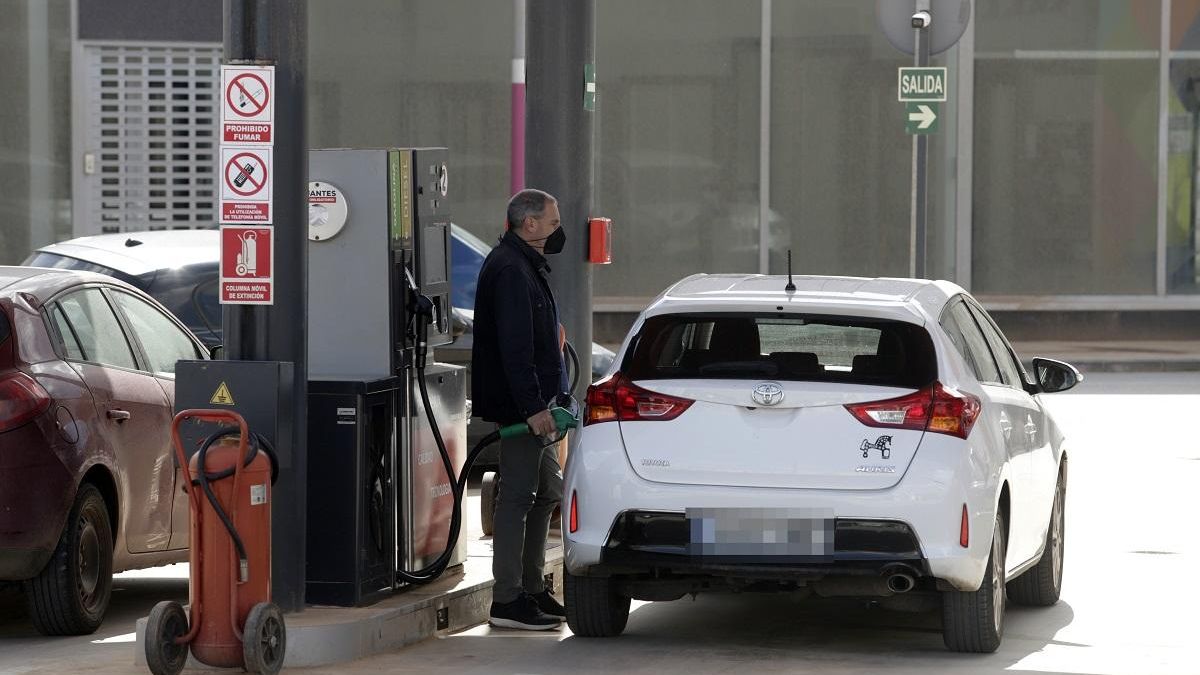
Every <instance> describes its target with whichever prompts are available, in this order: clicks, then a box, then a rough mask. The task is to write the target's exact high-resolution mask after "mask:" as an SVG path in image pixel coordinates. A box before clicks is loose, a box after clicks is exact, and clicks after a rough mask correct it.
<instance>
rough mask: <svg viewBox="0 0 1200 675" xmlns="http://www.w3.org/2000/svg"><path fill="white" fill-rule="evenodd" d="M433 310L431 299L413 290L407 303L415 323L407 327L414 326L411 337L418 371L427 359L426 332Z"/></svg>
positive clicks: (431, 319) (422, 367)
mask: <svg viewBox="0 0 1200 675" xmlns="http://www.w3.org/2000/svg"><path fill="white" fill-rule="evenodd" d="M433 309H434V305H433V299H432V298H430V297H429V296H428V295H424V294H422V293H418V292H416V291H415V290H414V291H413V292H412V294H411V296H410V300H409V303H408V311H409V312H410V313H411V314H412V317H413V319H415V321H414V323H413V324H409V325H410V326H412V325H414V324H415V331H414V332H415V334H414V335H413V338H414V340H415V342H416V345H417V359H416V360H417V364H416V365H417V368H419V369H424V368H425V363H426V360H427V359H428V357H429V345H428V342H427V339H426V331H428V329H429V325H430V324H431V323H433V314H434V311H433Z"/></svg>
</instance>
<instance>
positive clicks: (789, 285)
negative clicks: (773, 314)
mask: <svg viewBox="0 0 1200 675" xmlns="http://www.w3.org/2000/svg"><path fill="white" fill-rule="evenodd" d="M783 290H784V291H785V292H787V293H795V292H796V284H793V283H792V249H790V248H789V249H788V283H787V286H784V287H783Z"/></svg>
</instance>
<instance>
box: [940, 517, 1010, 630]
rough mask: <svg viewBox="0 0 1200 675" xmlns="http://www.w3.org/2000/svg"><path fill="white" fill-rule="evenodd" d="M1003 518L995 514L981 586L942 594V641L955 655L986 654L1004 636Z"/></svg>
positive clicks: (1004, 549)
mask: <svg viewBox="0 0 1200 675" xmlns="http://www.w3.org/2000/svg"><path fill="white" fill-rule="evenodd" d="M1006 544H1007V542H1006V541H1005V538H1004V516H1003V514H1001V513H997V514H996V524H995V527H994V528H993V531H992V550H991V553H989V554H988V561H987V570H986V572H984V575H983V582H982V583H981V584H979V589H978V590H974V591H944V592H943V593H942V641H943V642H945V643H946V648H947V649H949V650H950V651H955V652H970V653H977V654H989V653H991V652H994V651H996V650H997V649H998V648H999V647H1000V640H1001V638H1002V637H1003V636H1004V599H1005V584H1004V553H1005V551H1006Z"/></svg>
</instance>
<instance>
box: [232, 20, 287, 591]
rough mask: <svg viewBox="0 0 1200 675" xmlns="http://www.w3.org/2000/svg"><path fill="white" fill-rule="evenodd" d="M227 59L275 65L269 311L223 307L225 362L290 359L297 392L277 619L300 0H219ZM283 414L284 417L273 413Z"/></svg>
mask: <svg viewBox="0 0 1200 675" xmlns="http://www.w3.org/2000/svg"><path fill="white" fill-rule="evenodd" d="M224 12H225V16H224V25H225V59H226V60H227V61H228V62H268V63H274V64H275V98H276V102H275V130H274V134H275V147H274V165H275V167H274V172H275V178H274V186H273V194H272V203H271V210H272V212H273V213H274V219H273V220H274V226H275V270H274V278H275V289H276V297H275V304H273V305H269V306H250V305H226V306H224V307H223V308H222V309H223V311H222V326H223V329H224V333H225V353H226V358H228V359H230V360H240V361H290V362H291V363H293V364H295V365H294V369H295V370H294V374H295V384H296V386H295V394H294V397H293V399H292V400H293V401H294V404H293V409H292V410H291V411H290V415H291V423H292V439H293V441H294V442H293V443H292V447H291V448H280V449H279V450H280V464H281V466H280V471H279V480H278V481H277V482H276V483H275V486H274V487H273V488H272V505H271V520H272V523H271V547H272V551H271V560H272V562H271V596H272V600H273V601H274V602H275V604H277V605H279V607H280V608H281V609H283V610H284V611H285V612H292V611H298V610H300V609H302V608H303V607H304V575H305V558H304V554H305V527H306V523H305V512H306V507H307V480H308V477H307V473H308V472H307V466H308V453H307V447H306V439H307V436H308V428H307V424H306V417H307V415H306V414H305V410H306V405H307V398H308V396H307V393H308V369H307V367H306V358H307V354H308V352H307V349H308V347H307V340H308V321H307V307H306V305H307V298H308V288H307V279H308V270H307V264H308V263H307V260H308V258H307V245H308V239H307V234H308V214H307V212H306V208H307V186H308V154H307V152H306V151H305V143H306V140H305V116H304V107H305V96H304V76H305V70H306V67H307V53H308V45H307V34H308V13H307V3H306V2H294V1H290V0H225V3H224ZM280 412H281V413H284V412H285V411H280Z"/></svg>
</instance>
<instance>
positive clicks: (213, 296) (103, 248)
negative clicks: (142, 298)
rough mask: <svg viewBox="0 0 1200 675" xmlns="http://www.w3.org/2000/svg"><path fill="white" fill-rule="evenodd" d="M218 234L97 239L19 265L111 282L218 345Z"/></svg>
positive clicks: (50, 249)
mask: <svg viewBox="0 0 1200 675" xmlns="http://www.w3.org/2000/svg"><path fill="white" fill-rule="evenodd" d="M219 253H220V234H219V233H218V232H217V231H216V230H174V231H167V230H163V231H154V232H131V233H124V234H100V235H95V236H91V237H80V238H78V239H72V240H70V241H64V242H62V243H61V244H51V245H49V246H44V247H42V248H40V249H38V250H37V251H34V252H33V255H31V256H29V258H27V259H26V260H25V262H23V263H21V264H22V265H27V266H32V267H51V268H55V269H68V270H84V271H87V272H98V273H100V274H107V275H108V276H110V277H116V278H117V279H120V280H121V281H124V282H125V283H127V284H130V285H132V286H135V287H137V288H138V289H141V290H142V291H145V292H146V293H149V294H150V296H151V297H153V298H154V299H155V300H157V301H159V302H160V303H162V304H163V306H164V307H166V308H167V309H168V310H170V311H171V313H172V314H174V315H175V316H176V317H177V318H178V319H179V320H180V321H182V322H183V324H184V325H185V326H187V327H188V329H189V330H191V331H192V333H194V334H195V335H196V337H198V338H200V340H202V341H203V342H204V343H205V344H206V345H208V346H214V345H219V344H221V305H220V301H219V300H218V297H217V263H218V260H217V258H218V255H219Z"/></svg>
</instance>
